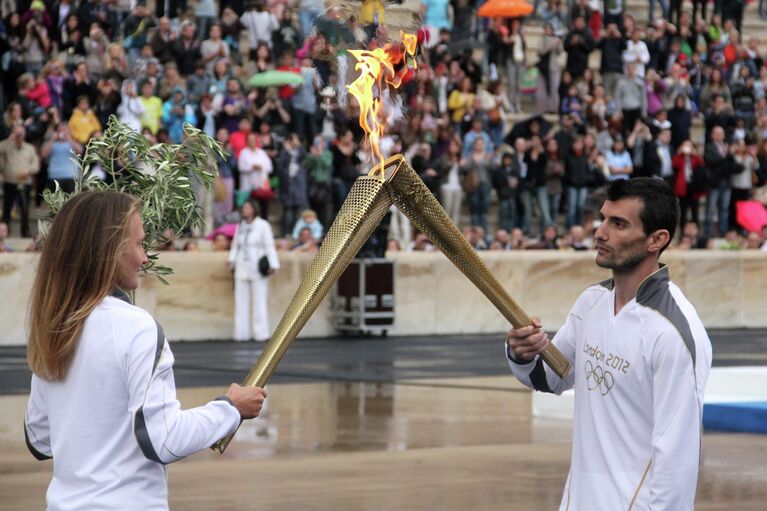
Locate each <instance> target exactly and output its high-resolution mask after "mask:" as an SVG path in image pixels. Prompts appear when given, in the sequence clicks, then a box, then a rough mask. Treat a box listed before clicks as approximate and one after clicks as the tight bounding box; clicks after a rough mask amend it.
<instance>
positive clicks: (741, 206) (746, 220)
mask: <svg viewBox="0 0 767 511" xmlns="http://www.w3.org/2000/svg"><path fill="white" fill-rule="evenodd" d="M735 209H736V211H737V217H736V218H737V220H738V223H739V224H740V226H741V227H743V228H744V229H745V230H747V231H748V232H759V231H761V230H762V227H764V226H765V225H767V209H765V208H764V205H763V204H762V203H761V202H759V201H756V200H744V201H740V202H737V203H736V204H735Z"/></svg>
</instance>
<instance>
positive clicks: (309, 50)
mask: <svg viewBox="0 0 767 511" xmlns="http://www.w3.org/2000/svg"><path fill="white" fill-rule="evenodd" d="M480 3H481V2H479V1H474V2H473V1H470V0H449V1H448V0H422V5H421V15H422V26H421V28H420V29H419V41H420V42H421V45H420V49H419V53H418V68H417V69H411V70H410V71H409V72H408V73H407V75H406V80H405V83H404V84H403V86H402V88H401V89H400V92H399V96H400V97H401V99H402V102H401V110H402V114H403V115H401V116H400V119H399V120H398V121H396V122H394V123H392V124H391V125H390V126H389V127H388V132H387V136H386V138H385V140H384V144H383V145H384V147H385V149H386V151H387V152H388V153H389V154H394V153H399V152H401V153H404V154H405V156H406V157H407V158H408V159H409V161H410V162H411V164H412V166H413V168H414V169H415V170H416V172H418V174H419V175H420V176H421V177H422V178H423V180H424V182H425V183H426V185H427V186H428V187H429V189H430V190H431V191H432V192H433V193H434V195H435V196H437V198H438V199H439V200H440V201H441V203H442V204H443V205H444V206H445V208H446V210H447V211H448V213H449V214H450V216H451V217H452V218H453V219H454V220H455V221H456V223H458V224H459V225H461V226H462V227H465V229H464V234H465V235H466V237H467V239H469V240H470V242H471V243H472V245H474V246H475V247H476V248H477V249H496V250H513V249H523V248H538V249H555V248H556V249H572V250H582V249H588V248H589V247H590V246H591V241H590V240H591V234H592V232H593V229H594V226H595V224H596V222H598V221H599V218H598V204H599V203H600V195H599V192H600V190H602V189H603V187H604V186H605V184H606V183H608V182H609V181H611V180H616V179H630V178H632V177H635V176H653V177H657V178H658V179H664V180H666V181H667V182H668V183H669V185H671V186H672V187H673V189H674V191H675V193H676V194H677V196H678V197H679V199H680V203H681V206H682V218H681V221H680V229H679V233H680V234H679V236H678V238H677V240H676V241H675V246H677V247H678V248H704V247H715V246H716V247H724V248H736V247H741V246H742V247H743V248H753V247H754V246H760V245H761V244H762V243H764V242H765V240H764V237H765V235H767V232H765V231H764V230H762V231H757V232H755V233H747V232H746V231H745V230H744V229H743V228H742V226H741V225H739V223H738V221H737V214H736V213H737V211H736V203H737V202H739V201H745V200H751V199H755V200H758V201H761V202H762V203H767V189H766V188H765V181H766V180H767V65H766V63H765V60H764V58H763V55H762V52H761V50H760V48H759V40H758V39H757V38H756V37H754V36H750V37H749V36H746V35H745V34H744V33H743V16H744V3H743V2H741V1H739V0H738V1H733V2H721V1H717V2H715V3H714V6H713V8H712V9H709V10H708V12H707V2H705V1H703V2H697V1H694V2H693V7H694V9H693V11H692V12H688V11H686V10H684V9H683V8H682V4H681V2H674V1H672V2H670V3H668V2H666V3H664V2H660V6H661V11H662V12H660V14H659V15H658V16H656V14H658V13H657V12H655V5H654V4H655V2H654V1H653V0H650V1H649V9H648V17H649V19H643V20H639V19H636V18H635V17H634V16H632V15H631V14H629V13H627V12H626V3H625V0H609V1H607V2H604V3H602V2H600V1H598V0H570V1H568V2H565V3H563V2H562V0H546V1H544V0H541V1H540V2H539V1H536V2H535V3H536V14H535V16H534V17H532V18H531V19H530V20H529V21H528V20H520V19H502V18H497V19H484V18H478V17H477V16H476V15H475V13H476V9H477V8H478V6H479V4H480ZM764 3H765V2H760V5H759V12H758V14H759V16H761V17H762V18H764V17H765V16H766V15H767V12H765V9H764V5H763V4H764ZM0 8H1V9H2V24H1V25H0V53H1V54H2V59H1V61H0V64H1V65H0V76H1V77H2V87H1V88H0V106H1V107H2V111H3V112H4V114H3V116H2V120H1V121H0V139H3V140H2V142H0V160H2V164H1V165H0V174H1V175H2V181H3V217H2V221H3V222H4V224H5V225H3V226H2V228H0V232H3V231H7V230H8V225H9V224H10V225H15V224H14V223H11V222H9V221H10V219H11V218H12V217H13V218H17V217H18V218H19V220H20V222H19V225H20V230H19V231H20V232H16V233H13V234H16V235H22V236H24V237H27V236H29V234H30V231H29V210H30V208H34V205H35V204H37V205H39V203H40V196H39V192H40V191H41V190H42V189H44V188H45V187H46V186H52V183H53V181H54V180H55V181H57V182H58V183H59V185H60V186H61V187H62V188H64V189H65V190H71V189H72V188H73V187H74V182H75V177H76V173H77V171H78V169H77V166H76V164H75V163H74V162H73V161H72V159H71V158H70V152H71V151H74V152H75V153H80V152H81V151H82V150H83V147H84V146H85V145H86V144H87V142H88V140H89V139H90V138H92V137H97V136H99V134H100V133H101V131H102V130H103V129H104V128H105V126H106V125H107V123H108V121H109V119H110V117H111V116H113V115H114V116H116V117H117V118H119V120H120V121H122V122H124V123H126V124H128V125H129V126H131V127H133V128H135V129H136V130H137V131H140V132H142V133H143V134H144V135H145V136H146V137H147V138H148V139H150V140H152V141H157V142H169V143H180V142H181V141H182V139H183V124H184V123H191V124H193V125H195V126H197V127H198V128H199V129H201V130H203V131H204V132H205V133H207V134H208V135H210V136H211V137H215V138H216V139H217V140H219V141H220V142H221V143H222V144H223V146H224V147H225V148H226V150H227V153H228V156H227V157H226V158H224V159H221V160H220V161H218V162H217V163H218V169H219V172H220V176H219V178H218V179H217V182H216V189H215V192H214V193H211V197H210V200H209V201H205V200H201V205H203V207H208V209H209V211H208V213H209V215H208V217H209V218H210V221H209V225H206V226H205V229H204V232H203V234H210V238H211V239H212V240H213V246H214V247H215V248H220V249H225V247H226V243H227V240H226V235H225V234H219V235H217V234H216V231H215V230H214V229H216V228H219V227H220V226H222V225H225V224H227V223H230V222H233V221H234V222H236V221H237V204H238V202H241V201H242V199H243V198H244V197H246V196H253V197H255V198H257V199H259V202H260V209H261V215H262V216H264V217H265V218H267V219H269V220H270V221H271V222H272V224H273V225H275V226H276V227H277V234H278V235H279V236H278V237H279V240H278V242H277V243H278V248H279V249H281V250H301V251H314V250H316V248H317V246H318V243H320V241H321V239H322V236H323V233H324V230H325V229H327V228H328V227H329V226H330V224H331V223H332V220H333V218H334V215H335V214H336V212H337V211H338V209H339V208H340V206H341V204H342V203H343V201H344V198H345V197H346V194H347V193H348V192H349V189H350V188H351V185H352V183H353V182H354V180H355V179H356V178H357V177H358V176H359V175H361V174H365V173H367V171H368V170H369V169H370V168H371V167H372V165H374V164H375V162H374V159H373V158H372V157H371V154H370V149H369V147H368V146H367V144H366V143H365V142H364V137H363V132H362V129H361V128H360V126H359V121H358V112H359V107H358V105H357V104H356V101H355V100H354V98H353V97H352V96H351V95H348V94H346V89H345V84H347V83H349V81H350V80H351V79H353V78H354V77H353V75H354V61H353V58H352V57H351V55H350V54H349V53H348V51H347V50H349V49H359V48H372V47H376V46H381V45H382V44H384V43H385V42H386V41H387V40H388V31H387V29H386V25H385V24H384V22H385V15H386V10H385V9H384V8H386V9H388V8H389V4H386V3H385V2H384V3H382V2H381V1H380V0H376V1H371V0H364V1H363V2H362V8H361V9H355V10H354V11H353V12H352V13H351V14H350V13H349V11H347V10H344V9H342V6H338V5H330V6H328V5H326V4H325V3H324V1H323V0H298V1H297V2H295V1H293V0H255V1H252V0H247V1H244V2H243V1H242V0H222V1H214V0H198V1H197V2H194V3H187V2H186V0H167V1H164V2H157V3H156V5H154V7H153V9H150V8H149V7H148V6H147V5H145V4H144V3H143V1H142V0H139V1H138V2H135V1H133V2H127V1H125V0H80V1H79V2H77V1H75V0H56V1H53V2H44V1H43V0H33V1H32V2H29V1H27V0H8V1H3V2H2V5H1V6H0ZM400 8H401V7H400ZM538 27H541V28H540V29H539V28H538ZM538 31H540V34H539V33H538ZM528 38H534V39H535V42H534V44H531V45H528ZM533 48H534V49H533ZM596 62H598V63H599V65H598V67H597V66H594V67H592V65H593V64H594V63H596ZM271 70H281V71H290V72H294V73H296V74H298V75H299V76H300V78H301V81H302V84H301V85H299V86H279V87H271V88H269V87H267V88H264V87H250V86H249V85H248V82H249V78H250V77H251V76H252V75H254V74H256V73H264V72H268V71H271ZM526 112H527V113H526ZM395 117H396V116H395ZM512 121H514V122H512ZM696 124H698V125H701V126H702V129H701V130H700V132H701V134H702V136H701V137H700V139H696V136H695V133H696V130H695V126H696ZM272 192H274V193H272ZM208 203H209V206H206V204H208ZM465 210H468V216H467V215H466V214H465ZM491 211H493V212H494V213H495V212H497V217H496V216H495V215H493V218H490V216H489V215H490V212H491ZM385 225H386V226H387V227H388V230H387V231H385V232H384V233H383V236H382V237H379V238H380V239H381V240H382V241H380V242H379V247H378V248H379V249H380V250H381V251H383V250H384V249H388V250H398V249H400V250H430V249H431V245H430V243H429V242H428V239H426V238H425V236H424V235H423V234H421V233H418V232H415V231H414V230H413V229H412V228H411V226H410V225H409V222H408V221H407V219H406V218H405V217H404V216H402V215H401V214H399V213H398V212H396V211H392V214H391V216H390V217H387V219H386V221H385ZM491 226H492V227H493V229H492V230H491ZM492 232H495V234H491V233H492ZM181 243H183V247H184V249H188V250H194V249H195V248H197V247H198V246H199V243H198V241H197V240H195V239H188V240H183V241H179V242H178V244H174V243H169V244H168V247H169V248H171V247H178V248H180V246H179V244H181ZM2 246H4V245H3V244H2V240H0V247H2Z"/></svg>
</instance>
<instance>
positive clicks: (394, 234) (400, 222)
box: [389, 206, 413, 250]
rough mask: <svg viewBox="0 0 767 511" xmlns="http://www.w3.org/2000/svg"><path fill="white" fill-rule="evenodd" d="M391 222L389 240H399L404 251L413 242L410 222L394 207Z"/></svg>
mask: <svg viewBox="0 0 767 511" xmlns="http://www.w3.org/2000/svg"><path fill="white" fill-rule="evenodd" d="M391 213H392V214H391V222H390V223H389V239H392V240H397V241H398V242H399V246H400V247H402V249H403V250H404V249H406V247H407V246H408V244H410V242H411V241H413V232H412V229H411V228H410V220H409V219H408V217H406V216H405V214H404V213H402V211H400V210H399V209H397V208H396V207H394V206H392V208H391Z"/></svg>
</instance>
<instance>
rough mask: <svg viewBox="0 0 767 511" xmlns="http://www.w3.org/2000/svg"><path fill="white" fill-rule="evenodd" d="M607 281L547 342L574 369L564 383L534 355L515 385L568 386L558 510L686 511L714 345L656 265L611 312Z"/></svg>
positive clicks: (556, 389)
mask: <svg viewBox="0 0 767 511" xmlns="http://www.w3.org/2000/svg"><path fill="white" fill-rule="evenodd" d="M614 310H615V291H614V290H613V287H612V281H607V282H604V283H602V284H600V285H596V286H592V287H590V288H589V289H587V290H586V291H585V292H584V293H583V294H581V296H580V297H579V298H578V300H577V301H576V302H575V305H573V308H572V310H571V311H570V313H569V315H568V317H567V320H566V322H565V324H564V326H563V327H562V328H561V329H560V330H559V331H558V332H557V334H556V336H555V337H554V339H553V341H552V342H553V343H554V345H556V347H557V348H559V350H560V351H562V353H563V354H564V355H565V357H567V358H568V359H569V360H570V362H571V364H572V366H573V370H572V372H571V373H570V375H569V377H568V378H567V379H566V380H562V379H561V378H559V377H558V376H557V375H556V374H555V373H553V372H552V371H551V369H550V368H549V367H548V366H546V365H545V364H544V363H543V361H542V360H541V359H540V358H539V357H536V359H535V360H533V361H532V362H530V363H528V364H521V363H517V362H516V361H515V360H514V358H513V356H512V355H513V354H512V353H510V352H509V349H508V347H507V352H506V356H507V358H508V360H509V365H510V366H511V370H512V371H513V373H514V374H515V375H516V376H517V378H519V380H520V381H522V383H524V384H526V385H527V386H529V387H531V388H534V389H535V390H539V391H543V392H553V393H556V394H561V393H562V392H564V391H565V390H567V389H569V388H571V387H575V416H574V423H573V452H572V461H571V466H570V473H569V475H568V478H567V484H566V486H565V490H564V495H563V496H562V503H561V506H560V509H561V510H569V511H600V510H604V511H618V510H627V509H631V510H633V511H640V510H641V511H644V510H653V511H660V510H665V511H686V510H691V509H693V505H694V500H695V488H696V484H697V478H698V464H699V460H700V441H701V421H702V415H703V390H704V389H705V385H706V378H707V377H708V372H709V369H710V367H711V342H710V340H709V338H708V334H707V333H706V331H705V329H704V328H703V324H702V322H701V321H700V318H699V317H698V315H697V313H696V312H695V309H694V308H693V306H692V304H690V302H689V301H688V300H687V298H685V296H684V295H683V294H682V292H681V291H680V290H679V288H678V287H677V286H676V285H674V284H673V283H672V282H670V281H669V276H668V268H667V267H665V266H664V267H662V268H661V269H659V270H658V271H657V272H655V273H653V274H652V275H650V276H649V277H648V278H647V279H645V280H644V281H643V282H642V284H641V285H640V286H639V288H638V290H637V295H636V298H635V299H633V300H632V301H631V302H629V303H628V304H626V305H625V306H624V307H623V308H622V309H621V310H620V312H618V314H615V313H614Z"/></svg>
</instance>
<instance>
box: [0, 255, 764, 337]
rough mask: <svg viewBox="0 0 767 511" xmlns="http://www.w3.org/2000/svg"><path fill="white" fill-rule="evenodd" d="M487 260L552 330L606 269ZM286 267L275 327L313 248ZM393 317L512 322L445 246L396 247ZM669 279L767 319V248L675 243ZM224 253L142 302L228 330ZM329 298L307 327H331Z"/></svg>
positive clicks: (186, 324)
mask: <svg viewBox="0 0 767 511" xmlns="http://www.w3.org/2000/svg"><path fill="white" fill-rule="evenodd" d="M482 255H483V259H484V260H485V262H486V263H487V264H488V266H489V267H490V269H491V271H492V272H493V273H494V274H495V275H496V277H497V278H498V279H499V280H500V281H501V283H502V284H503V285H504V286H505V287H506V289H508V290H509V291H510V293H511V295H512V296H513V297H514V298H515V299H516V300H517V301H518V302H519V303H520V305H522V307H523V308H524V309H525V310H526V311H527V312H528V313H529V314H530V315H536V316H540V317H541V318H542V320H543V324H544V325H545V326H546V327H547V328H550V329H556V328H558V327H559V326H560V325H561V324H562V323H563V321H564V319H565V317H566V315H567V312H568V310H569V308H570V306H571V304H572V303H573V301H574V300H575V299H576V298H577V296H578V294H579V293H580V292H581V291H582V290H583V289H584V288H585V287H587V286H588V285H589V284H592V283H595V282H599V281H601V280H604V279H605V278H608V276H609V273H608V272H607V271H605V270H602V269H600V268H597V267H596V266H595V265H594V253H593V252H591V253H560V252H547V251H527V252H515V253H501V252H487V253H483V254H482ZM280 258H281V265H282V269H281V270H280V271H279V272H278V273H277V274H276V275H275V276H274V277H273V278H272V280H271V288H270V311H269V312H270V316H271V324H272V328H274V326H276V324H277V322H278V321H279V319H280V317H281V315H282V312H283V311H284V310H285V309H286V307H287V305H288V302H289V301H290V299H291V298H292V296H293V293H294V292H295V290H296V288H297V287H298V285H299V283H300V281H301V278H302V277H303V275H304V273H305V271H306V269H307V267H308V265H309V262H310V261H311V256H309V255H306V254H293V253H288V254H285V253H283V254H280ZM391 258H392V260H394V261H395V264H396V270H395V273H396V283H395V287H396V291H395V300H396V302H395V307H396V325H395V328H393V329H392V330H390V331H389V333H390V335H438V334H466V333H472V332H476V333H493V332H503V331H505V330H506V328H507V324H506V322H505V321H504V319H503V318H502V317H501V315H500V314H499V313H498V312H497V311H496V310H495V308H494V307H493V306H492V305H491V304H490V302H488V301H487V299H485V297H484V296H483V295H482V294H481V293H480V292H479V291H478V290H477V289H476V288H474V286H473V285H472V284H471V283H470V282H469V281H468V280H467V279H466V278H465V277H464V276H463V274H462V273H460V272H459V271H458V270H457V269H455V267H454V266H453V265H452V264H451V263H450V262H449V261H448V260H447V259H446V258H445V257H444V256H443V255H442V254H439V253H395V254H392V255H391ZM663 260H664V262H666V263H668V264H669V265H670V268H671V278H672V280H673V281H674V282H676V284H677V285H679V286H680V287H681V288H682V290H683V291H684V292H685V293H686V294H687V296H688V297H689V299H690V300H691V301H692V303H693V304H694V305H695V306H696V307H697V309H698V312H699V313H700V315H701V317H702V318H703V321H704V323H705V324H706V325H707V326H709V327H730V328H733V327H752V328H756V327H761V328H764V327H767V314H765V310H766V309H767V254H765V253H764V252H715V251H692V252H671V253H669V254H667V255H665V256H664V257H663ZM225 261H226V254H222V253H214V252H198V253H181V252H178V253H167V254H163V256H162V262H163V263H164V264H166V265H168V266H171V267H172V268H174V269H175V270H176V274H175V275H174V276H172V277H171V278H170V279H169V280H170V282H171V285H170V286H165V285H162V284H160V283H159V282H157V281H155V280H153V279H142V285H141V288H140V289H139V290H138V291H137V294H136V301H137V303H138V305H140V306H141V307H143V308H145V309H146V310H148V311H150V312H151V313H152V314H154V316H155V317H156V318H157V319H158V321H160V323H161V324H162V325H163V327H164V328H165V332H166V333H167V335H168V337H169V338H170V339H173V340H203V339H229V338H231V336H232V314H233V305H234V302H233V281H232V278H231V274H230V272H229V270H228V268H227V267H226V265H225ZM35 264H36V256H35V255H30V254H24V253H20V254H2V255H0V345H23V344H24V342H25V335H24V320H25V315H26V310H27V301H28V297H29V290H30V288H31V285H32V280H33V278H34V272H35ZM329 303H330V300H329V298H326V299H325V301H324V302H323V303H322V304H321V305H320V307H319V308H318V309H317V311H316V312H315V314H314V316H313V317H312V318H311V320H310V321H309V322H308V323H307V325H306V327H304V330H303V331H302V333H301V335H302V336H305V337H322V336H329V335H333V334H334V329H333V327H332V323H331V317H330V312H331V311H330V306H329Z"/></svg>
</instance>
